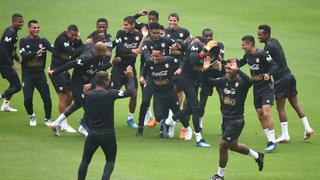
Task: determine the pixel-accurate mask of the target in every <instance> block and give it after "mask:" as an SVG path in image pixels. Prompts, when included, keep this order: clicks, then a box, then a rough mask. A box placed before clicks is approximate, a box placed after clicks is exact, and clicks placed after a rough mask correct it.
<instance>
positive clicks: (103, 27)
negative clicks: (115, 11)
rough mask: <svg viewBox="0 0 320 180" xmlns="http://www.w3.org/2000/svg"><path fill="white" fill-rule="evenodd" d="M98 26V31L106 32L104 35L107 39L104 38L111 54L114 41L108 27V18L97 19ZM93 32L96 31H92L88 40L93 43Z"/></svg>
mask: <svg viewBox="0 0 320 180" xmlns="http://www.w3.org/2000/svg"><path fill="white" fill-rule="evenodd" d="M96 28H97V29H96V30H97V31H98V32H101V33H104V35H105V40H104V41H103V42H104V43H105V44H106V46H107V48H108V52H109V53H110V56H111V51H112V48H113V41H112V37H111V35H110V34H109V33H108V28H109V26H108V20H107V19H106V18H99V19H97V22H96ZM93 33H94V32H92V33H91V34H90V35H89V36H88V38H87V40H86V42H88V43H92V42H91V41H92V36H93Z"/></svg>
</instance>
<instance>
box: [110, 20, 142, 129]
mask: <svg viewBox="0 0 320 180" xmlns="http://www.w3.org/2000/svg"><path fill="white" fill-rule="evenodd" d="M135 24H136V23H135V19H134V18H133V17H131V16H128V17H126V18H124V19H123V30H119V31H118V32H117V36H116V39H115V48H116V55H115V57H117V58H116V60H115V61H113V67H112V71H111V87H112V88H114V89H121V87H122V86H123V85H125V86H126V85H127V83H128V80H127V78H126V75H125V74H124V71H125V69H126V67H128V66H129V65H130V66H131V67H132V68H133V73H134V84H135V89H137V86H138V80H137V77H136V69H135V63H136V58H137V55H138V54H140V53H141V52H140V51H141V50H139V45H140V42H141V40H142V34H141V32H139V31H136V29H135ZM136 104H137V93H136V92H135V93H134V94H133V95H132V96H131V97H130V102H129V114H128V119H127V124H128V125H129V126H130V127H132V128H137V125H136V123H135V121H134V119H133V117H134V112H135V108H136Z"/></svg>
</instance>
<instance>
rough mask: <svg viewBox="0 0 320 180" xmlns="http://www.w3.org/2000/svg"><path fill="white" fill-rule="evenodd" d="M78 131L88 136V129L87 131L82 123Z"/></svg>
mask: <svg viewBox="0 0 320 180" xmlns="http://www.w3.org/2000/svg"><path fill="white" fill-rule="evenodd" d="M78 132H79V133H80V134H82V135H84V136H85V137H87V136H88V131H87V130H86V129H85V128H84V127H83V126H82V125H80V126H79V128H78Z"/></svg>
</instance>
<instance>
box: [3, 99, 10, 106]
mask: <svg viewBox="0 0 320 180" xmlns="http://www.w3.org/2000/svg"><path fill="white" fill-rule="evenodd" d="M9 104H10V101H9V100H6V99H4V100H3V103H2V107H8V106H9Z"/></svg>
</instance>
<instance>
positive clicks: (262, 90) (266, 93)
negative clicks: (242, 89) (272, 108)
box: [253, 84, 274, 109]
mask: <svg viewBox="0 0 320 180" xmlns="http://www.w3.org/2000/svg"><path fill="white" fill-rule="evenodd" d="M273 101H274V92H273V87H272V84H268V85H267V86H263V87H253V104H254V107H255V108H256V109H261V108H262V106H263V105H266V104H270V105H273Z"/></svg>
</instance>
